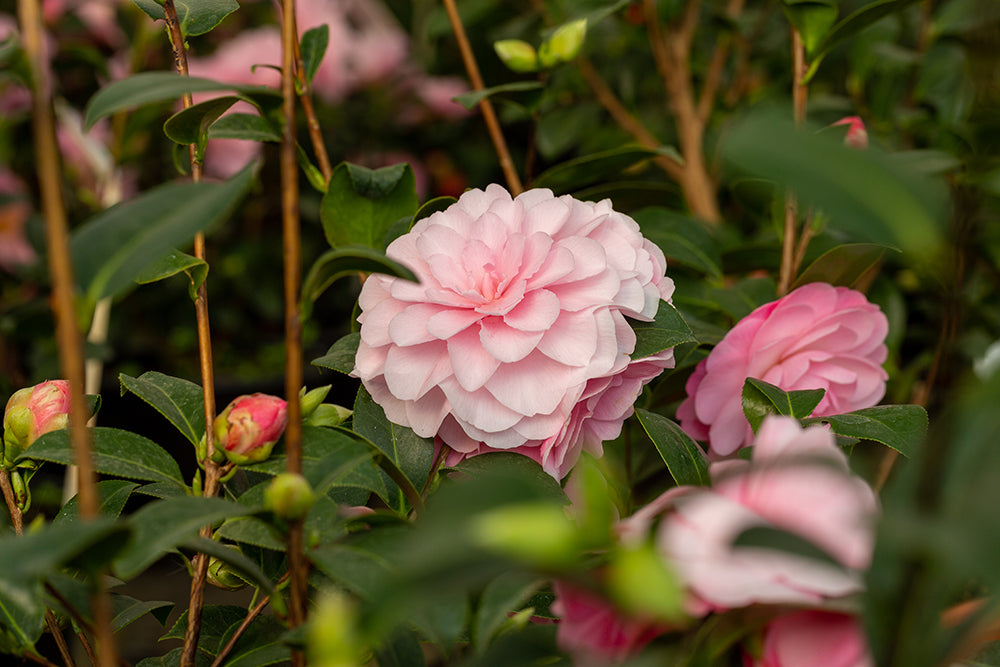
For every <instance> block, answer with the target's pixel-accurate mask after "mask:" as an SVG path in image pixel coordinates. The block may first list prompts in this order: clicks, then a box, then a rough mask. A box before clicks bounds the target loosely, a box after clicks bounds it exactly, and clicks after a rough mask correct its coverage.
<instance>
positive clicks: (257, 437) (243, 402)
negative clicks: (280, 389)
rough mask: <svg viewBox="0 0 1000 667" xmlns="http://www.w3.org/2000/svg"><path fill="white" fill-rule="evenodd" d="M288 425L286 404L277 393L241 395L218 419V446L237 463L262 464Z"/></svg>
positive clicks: (216, 436)
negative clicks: (270, 394) (274, 394)
mask: <svg viewBox="0 0 1000 667" xmlns="http://www.w3.org/2000/svg"><path fill="white" fill-rule="evenodd" d="M287 424H288V407H287V404H286V403H285V401H283V400H282V399H280V398H278V397H277V396H269V395H267V394H260V393H257V394H250V395H249V396H240V397H239V398H237V399H235V400H233V402H232V403H230V404H229V405H227V406H226V409H225V410H223V411H222V412H221V413H220V414H219V416H218V417H216V418H215V423H214V425H213V428H214V429H215V446H216V447H220V448H222V450H223V451H224V452H225V453H226V457H227V458H228V459H229V460H230V461H232V462H233V463H236V464H237V465H242V464H247V463H259V462H260V461H263V460H264V459H266V458H267V457H268V456H270V455H271V450H272V449H274V443H276V442H278V438H280V437H281V434H282V433H284V432H285V426H286V425H287Z"/></svg>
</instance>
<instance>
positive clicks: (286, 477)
mask: <svg viewBox="0 0 1000 667" xmlns="http://www.w3.org/2000/svg"><path fill="white" fill-rule="evenodd" d="M315 503H316V494H315V493H313V490H312V487H311V486H310V485H309V482H308V481H307V480H306V478H305V477H303V476H302V475H297V474H295V473H291V472H283V473H281V474H280V475H277V476H275V478H274V479H272V480H271V483H270V484H268V486H267V489H265V491H264V505H265V507H267V509H269V510H271V511H272V512H274V514H275V515H277V516H278V517H281V518H282V519H285V520H286V521H301V520H302V519H304V518H306V515H307V514H309V510H310V509H312V506H313V505H314V504H315Z"/></svg>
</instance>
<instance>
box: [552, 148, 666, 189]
mask: <svg viewBox="0 0 1000 667" xmlns="http://www.w3.org/2000/svg"><path fill="white" fill-rule="evenodd" d="M659 154H660V151H657V150H652V149H649V148H642V147H641V146H622V147H621V148H612V149H610V150H606V151H601V152H600V153H593V154H591V155H583V156H581V157H577V158H573V159H571V160H567V161H566V162H563V163H562V164H557V165H556V166H554V167H551V168H549V169H547V170H545V171H544V172H542V173H541V174H539V175H538V177H537V178H536V179H535V180H534V182H533V183H532V187H536V188H549V189H550V190H552V191H554V192H555V193H556V194H563V193H567V192H572V191H576V190H579V189H580V188H582V187H584V186H587V185H590V184H592V183H598V182H606V181H609V180H612V179H613V178H615V177H617V176H619V175H621V173H622V172H623V171H625V170H626V169H628V168H629V167H633V166H635V165H636V164H639V163H641V162H644V161H646V160H649V159H650V158H652V157H654V156H656V155H659Z"/></svg>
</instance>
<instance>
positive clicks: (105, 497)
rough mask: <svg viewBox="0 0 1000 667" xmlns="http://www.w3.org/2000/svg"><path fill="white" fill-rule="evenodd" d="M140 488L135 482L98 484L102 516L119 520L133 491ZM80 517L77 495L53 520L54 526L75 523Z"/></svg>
mask: <svg viewBox="0 0 1000 667" xmlns="http://www.w3.org/2000/svg"><path fill="white" fill-rule="evenodd" d="M137 486H139V485H138V484H136V483H135V482H128V481H126V480H123V479H105V480H102V481H100V482H98V483H97V494H98V497H99V498H100V499H101V505H100V508H99V511H100V513H101V515H102V516H107V517H111V518H112V519H117V518H118V516H119V515H120V514H121V513H122V510H123V509H124V508H125V503H126V502H127V501H128V499H129V498H130V497H131V496H132V491H133V490H134V489H135V488H136V487H137ZM79 517H80V496H79V495H76V496H73V497H72V498H70V499H69V501H68V502H67V503H66V504H65V505H63V507H62V509H61V510H59V514H57V515H56V516H55V518H53V519H52V523H53V524H58V523H62V522H64V521H68V522H74V521H77V520H79Z"/></svg>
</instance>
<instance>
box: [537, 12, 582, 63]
mask: <svg viewBox="0 0 1000 667" xmlns="http://www.w3.org/2000/svg"><path fill="white" fill-rule="evenodd" d="M586 36H587V19H578V20H576V21H570V22H569V23H564V24H563V25H561V26H559V27H558V28H556V31H555V32H553V33H552V35H551V36H549V38H548V39H547V40H545V41H544V42H542V45H541V46H539V47H538V64H539V65H541V66H542V67H545V68H548V67H555V66H556V65H558V64H559V63H568V62H569V61H571V60H573V59H574V58H576V57H577V55H579V53H580V49H581V48H583V40H584V38H585V37H586Z"/></svg>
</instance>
